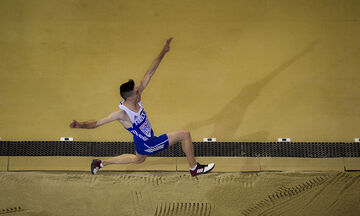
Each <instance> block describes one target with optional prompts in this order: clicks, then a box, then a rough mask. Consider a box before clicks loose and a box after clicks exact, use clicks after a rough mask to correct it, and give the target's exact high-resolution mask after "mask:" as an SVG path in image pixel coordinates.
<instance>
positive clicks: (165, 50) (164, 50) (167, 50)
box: [163, 37, 173, 53]
mask: <svg viewBox="0 0 360 216" xmlns="http://www.w3.org/2000/svg"><path fill="white" fill-rule="evenodd" d="M172 39H173V38H172V37H171V38H169V39H168V40H167V41H166V44H165V46H164V48H163V52H164V53H167V52H169V50H170V43H171V41H172Z"/></svg>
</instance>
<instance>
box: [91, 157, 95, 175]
mask: <svg viewBox="0 0 360 216" xmlns="http://www.w3.org/2000/svg"><path fill="white" fill-rule="evenodd" d="M95 164H96V159H94V160H93V161H92V163H91V166H90V172H91V174H93V175H95V174H94V169H95V167H96V165H95Z"/></svg>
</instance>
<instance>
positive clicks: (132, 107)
mask: <svg viewBox="0 0 360 216" xmlns="http://www.w3.org/2000/svg"><path fill="white" fill-rule="evenodd" d="M123 104H124V105H125V106H126V107H127V108H129V109H130V110H132V111H134V112H138V111H139V109H140V106H139V104H138V103H136V101H130V100H125V101H124V103H123Z"/></svg>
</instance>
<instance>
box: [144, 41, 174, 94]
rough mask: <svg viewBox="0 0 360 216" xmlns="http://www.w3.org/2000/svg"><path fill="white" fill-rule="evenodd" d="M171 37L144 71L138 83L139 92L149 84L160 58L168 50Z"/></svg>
mask: <svg viewBox="0 0 360 216" xmlns="http://www.w3.org/2000/svg"><path fill="white" fill-rule="evenodd" d="M172 39H173V38H172V37H171V38H169V39H168V40H167V41H166V44H165V46H164V48H163V49H162V50H161V52H160V54H159V56H158V57H156V59H155V60H154V61H153V62H152V64H151V65H150V67H149V69H148V70H147V71H146V73H145V76H144V78H143V79H142V80H141V82H140V85H139V91H140V93H142V92H143V91H144V89H145V87H146V86H147V85H148V84H149V82H150V79H151V77H152V76H153V75H154V73H155V71H156V69H157V68H158V66H159V64H160V62H161V60H162V59H163V58H164V56H165V54H166V53H167V52H169V50H170V43H171V41H172Z"/></svg>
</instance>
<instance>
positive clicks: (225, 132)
mask: <svg viewBox="0 0 360 216" xmlns="http://www.w3.org/2000/svg"><path fill="white" fill-rule="evenodd" d="M318 43H319V41H318V40H316V41H313V42H311V43H310V44H309V45H308V46H307V47H306V48H305V49H304V50H302V51H301V52H300V53H299V54H297V55H295V56H293V57H292V58H290V59H289V60H287V61H286V62H284V63H283V64H281V65H279V66H278V67H277V68H275V69H274V70H273V71H272V72H270V73H269V74H268V75H267V76H265V77H264V78H262V79H260V80H259V81H257V82H255V83H252V84H249V85H247V86H245V87H244V88H242V89H241V91H240V92H239V94H238V95H237V96H236V97H235V98H233V99H232V100H231V101H230V102H229V103H227V104H226V105H225V106H224V107H223V108H222V110H221V111H220V112H218V113H217V114H215V115H214V116H213V117H211V118H209V119H206V120H202V121H197V122H192V123H190V124H188V125H186V126H185V128H187V129H189V130H190V131H191V130H194V129H197V128H200V127H204V126H209V125H213V126H214V131H213V132H212V133H211V134H209V135H210V137H226V139H227V140H230V141H235V140H236V141H249V140H256V141H265V140H266V138H267V137H268V132H267V131H259V132H256V133H253V134H248V135H245V136H241V137H235V134H236V130H237V129H238V128H239V127H240V125H241V123H242V121H243V118H244V116H245V113H246V110H247V108H248V106H249V105H250V104H251V103H253V102H254V101H255V100H256V98H257V97H258V95H259V94H260V92H261V90H262V89H263V88H264V87H265V86H266V85H267V84H268V83H269V82H270V81H272V80H273V79H274V78H275V77H276V76H277V75H279V74H280V73H281V72H282V71H284V70H286V69H287V68H288V67H289V66H290V65H292V64H293V63H294V62H296V61H297V60H299V59H300V58H302V57H304V56H305V55H306V54H308V53H309V52H311V51H312V50H313V49H314V47H315V46H316V44H318Z"/></svg>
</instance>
